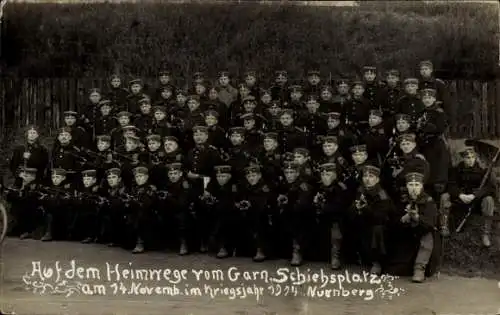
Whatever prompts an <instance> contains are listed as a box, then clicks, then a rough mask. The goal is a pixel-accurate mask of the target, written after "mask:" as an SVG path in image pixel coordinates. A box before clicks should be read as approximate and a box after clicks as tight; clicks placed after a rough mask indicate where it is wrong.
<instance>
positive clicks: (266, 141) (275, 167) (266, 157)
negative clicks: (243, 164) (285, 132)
mask: <svg viewBox="0 0 500 315" xmlns="http://www.w3.org/2000/svg"><path fill="white" fill-rule="evenodd" d="M258 161H259V165H261V166H262V177H263V179H264V181H265V182H266V183H268V184H269V185H270V186H272V187H275V186H277V185H278V179H279V177H280V175H281V154H280V152H279V148H278V134H277V133H276V132H267V133H265V134H264V137H263V145H262V148H261V151H260V152H259V154H258Z"/></svg>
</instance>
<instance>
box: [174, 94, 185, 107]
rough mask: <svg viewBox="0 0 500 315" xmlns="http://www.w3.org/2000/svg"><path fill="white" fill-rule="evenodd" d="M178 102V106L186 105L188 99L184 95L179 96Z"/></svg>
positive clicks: (177, 97)
mask: <svg viewBox="0 0 500 315" xmlns="http://www.w3.org/2000/svg"><path fill="white" fill-rule="evenodd" d="M176 100H177V104H180V105H184V104H185V103H186V100H187V97H186V95H184V94H177V96H176Z"/></svg>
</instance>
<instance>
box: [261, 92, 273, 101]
mask: <svg viewBox="0 0 500 315" xmlns="http://www.w3.org/2000/svg"><path fill="white" fill-rule="evenodd" d="M272 100H273V99H272V97H271V95H270V94H268V93H266V94H263V95H262V96H261V97H260V101H261V102H262V103H263V104H269V103H271V101H272Z"/></svg>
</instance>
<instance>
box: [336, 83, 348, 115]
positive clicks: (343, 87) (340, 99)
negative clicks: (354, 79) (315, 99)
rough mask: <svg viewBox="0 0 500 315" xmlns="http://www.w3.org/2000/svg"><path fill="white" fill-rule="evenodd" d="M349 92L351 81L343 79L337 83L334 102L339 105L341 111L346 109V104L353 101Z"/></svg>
mask: <svg viewBox="0 0 500 315" xmlns="http://www.w3.org/2000/svg"><path fill="white" fill-rule="evenodd" d="M349 91H350V87H349V80H347V79H341V80H338V81H337V93H336V95H335V97H334V98H333V102H334V103H336V104H339V105H340V107H341V109H342V108H344V106H345V104H347V103H349V100H350V99H351V95H350V94H349Z"/></svg>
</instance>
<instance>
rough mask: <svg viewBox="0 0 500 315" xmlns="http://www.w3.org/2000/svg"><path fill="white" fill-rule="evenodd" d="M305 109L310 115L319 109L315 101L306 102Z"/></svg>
mask: <svg viewBox="0 0 500 315" xmlns="http://www.w3.org/2000/svg"><path fill="white" fill-rule="evenodd" d="M306 107H307V110H308V111H309V112H310V113H315V112H316V111H317V110H318V108H319V103H318V102H317V101H316V100H315V99H310V100H308V101H307V103H306Z"/></svg>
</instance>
